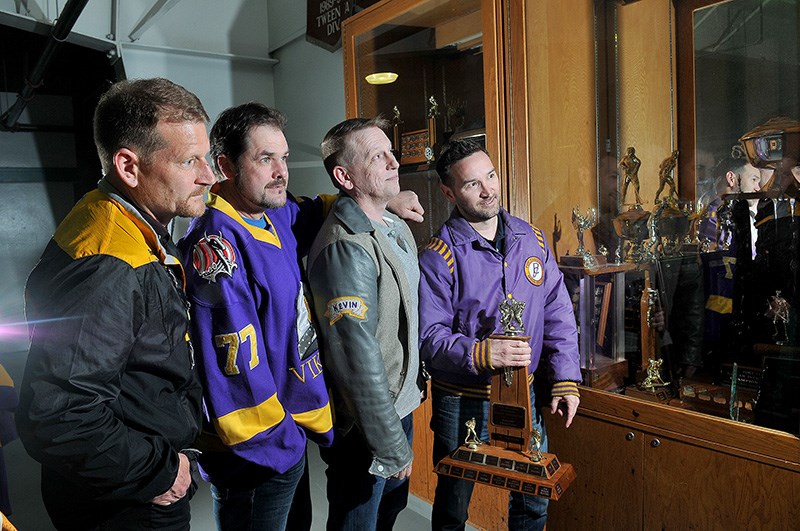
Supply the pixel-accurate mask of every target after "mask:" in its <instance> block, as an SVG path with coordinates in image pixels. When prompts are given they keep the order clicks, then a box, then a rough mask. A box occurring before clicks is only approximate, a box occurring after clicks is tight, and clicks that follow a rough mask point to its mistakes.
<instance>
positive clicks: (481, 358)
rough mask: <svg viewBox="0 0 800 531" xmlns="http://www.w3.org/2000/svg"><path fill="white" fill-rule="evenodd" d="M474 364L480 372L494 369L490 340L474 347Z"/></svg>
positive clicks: (479, 342)
mask: <svg viewBox="0 0 800 531" xmlns="http://www.w3.org/2000/svg"><path fill="white" fill-rule="evenodd" d="M472 363H473V365H475V368H476V369H477V370H478V371H483V370H485V369H493V368H494V367H492V348H491V342H490V341H489V340H488V339H484V340H483V341H478V342H477V343H475V344H474V345H472Z"/></svg>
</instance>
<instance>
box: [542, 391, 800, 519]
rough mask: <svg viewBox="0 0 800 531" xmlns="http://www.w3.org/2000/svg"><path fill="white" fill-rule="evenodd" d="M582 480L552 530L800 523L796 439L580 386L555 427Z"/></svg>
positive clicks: (557, 509)
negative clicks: (575, 406)
mask: <svg viewBox="0 0 800 531" xmlns="http://www.w3.org/2000/svg"><path fill="white" fill-rule="evenodd" d="M548 433H549V436H550V444H551V447H554V448H557V449H558V454H559V458H560V459H562V460H564V461H566V462H570V463H572V464H573V466H575V468H576V469H577V471H578V479H577V480H576V481H575V482H574V483H573V484H572V485H571V486H570V489H569V490H568V491H567V494H566V495H565V496H564V497H562V498H561V499H560V500H559V501H558V502H557V503H554V504H551V506H550V519H549V521H548V528H552V529H607V528H611V527H615V528H618V529H745V528H761V529H780V528H786V526H787V525H789V523H790V522H796V521H797V519H798V517H800V507H798V506H797V503H796V500H797V496H798V494H800V474H799V473H798V472H800V444H799V443H798V440H797V438H796V437H794V436H792V435H790V434H788V433H785V432H781V431H775V430H769V429H766V428H760V427H757V426H752V425H748V424H743V423H740V422H734V421H731V420H727V419H722V418H718V417H711V416H708V415H703V414H700V413H695V412H693V411H686V410H682V409H677V408H675V407H671V406H664V405H660V404H656V403H651V402H645V401H642V400H637V399H634V398H628V397H625V396H620V395H613V394H609V393H604V392H600V391H596V390H592V389H583V388H582V389H581V407H580V409H579V412H578V416H577V417H576V419H575V422H574V423H573V425H572V427H570V428H569V429H568V430H566V429H564V427H563V426H562V425H561V423H558V422H552V423H550V424H549V426H548Z"/></svg>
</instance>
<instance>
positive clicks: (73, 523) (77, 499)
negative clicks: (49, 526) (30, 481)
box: [42, 462, 197, 531]
mask: <svg viewBox="0 0 800 531" xmlns="http://www.w3.org/2000/svg"><path fill="white" fill-rule="evenodd" d="M193 467H194V470H193V472H194V471H195V470H196V465H194V462H193ZM55 477H58V476H55ZM194 477H196V476H195V474H193V478H192V484H191V486H190V487H189V491H188V492H187V494H186V496H184V497H183V498H181V499H180V500H178V501H177V502H175V503H173V504H171V505H167V506H160V505H153V504H152V503H135V504H132V503H121V502H115V501H103V500H97V499H93V500H87V499H85V498H83V497H82V493H83V490H82V489H81V488H79V487H76V486H73V485H69V484H68V483H67V482H65V481H63V480H62V481H58V480H57V479H56V480H54V475H51V474H50V473H49V472H48V471H47V470H46V469H43V474H42V498H43V500H44V504H45V507H46V508H47V512H48V514H49V515H50V518H51V520H52V521H53V525H54V526H55V527H56V529H59V530H60V531H73V530H74V531H139V530H142V529H159V530H164V531H186V530H188V529H189V519H190V505H189V501H190V500H191V498H192V496H193V495H194V493H195V491H196V490H197V483H196V482H195V480H194Z"/></svg>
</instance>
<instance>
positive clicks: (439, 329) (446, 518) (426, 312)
mask: <svg viewBox="0 0 800 531" xmlns="http://www.w3.org/2000/svg"><path fill="white" fill-rule="evenodd" d="M436 171H437V173H438V174H439V178H440V180H441V190H442V192H443V193H444V195H445V197H446V198H447V199H448V200H449V201H450V202H451V203H453V204H454V205H455V208H454V209H453V213H452V215H451V216H450V219H448V220H447V222H446V223H445V224H444V226H443V227H442V228H441V229H440V230H439V232H438V233H437V234H436V235H435V236H434V237H433V238H432V239H431V241H430V243H429V244H428V245H427V247H426V248H425V249H423V251H422V252H421V253H420V257H419V265H420V284H419V286H420V290H419V300H420V309H419V324H420V335H419V336H420V357H421V358H422V359H423V360H424V361H425V363H426V364H427V367H428V371H429V372H430V374H431V383H432V385H431V389H432V398H433V401H432V407H433V412H432V417H431V428H432V429H433V432H434V442H433V460H434V464H435V463H437V462H439V460H441V459H442V458H443V457H445V456H446V455H448V454H449V453H450V452H452V451H453V450H455V449H456V448H457V447H458V446H459V445H460V444H461V442H462V441H464V439H465V437H466V435H467V428H466V425H465V422H466V421H468V420H470V419H471V418H475V419H476V421H477V423H476V431H477V433H478V434H479V435H480V438H481V439H482V440H487V439H488V433H487V430H488V427H487V421H488V418H489V414H488V413H489V392H490V381H491V374H492V370H493V369H498V368H500V367H513V366H518V367H522V366H527V367H528V373H529V374H530V375H533V372H534V371H535V370H536V369H537V367H539V366H543V369H544V371H540V372H541V377H543V378H546V379H547V380H548V383H549V385H550V386H551V387H550V394H551V396H552V398H551V399H550V401H549V404H550V408H551V411H552V412H553V413H556V412H558V413H559V414H561V415H563V416H565V417H566V424H567V426H569V425H570V423H571V422H572V418H573V416H574V415H575V412H576V410H577V408H578V403H579V402H580V399H579V398H578V388H577V382H579V381H580V380H581V373H580V366H579V358H578V343H577V331H576V327H575V316H574V314H573V312H572V303H571V302H570V299H569V296H568V294H567V291H566V288H565V287H564V281H563V277H562V275H561V272H560V271H559V269H558V265H557V264H556V261H555V258H554V257H553V255H552V253H551V252H550V248H549V247H548V246H547V243H546V242H545V240H544V236H543V235H542V233H541V231H539V230H538V229H536V228H533V227H531V226H530V225H529V224H528V223H527V222H525V221H523V220H521V219H519V218H516V217H514V216H511V215H510V214H509V213H508V212H506V211H505V210H503V209H502V208H501V207H500V183H499V181H500V178H499V176H498V175H497V171H496V170H495V168H494V165H493V164H492V161H491V160H490V159H489V156H488V154H487V153H486V151H485V150H484V149H483V148H482V147H481V146H480V145H479V144H476V143H475V142H472V141H455V142H453V143H451V144H448V145H446V146H445V148H444V149H443V151H442V154H441V155H440V157H439V160H438V161H437V164H436ZM511 297H513V298H514V299H516V300H518V301H522V302H524V303H525V308H524V310H523V313H522V323H523V324H524V326H525V335H530V336H532V338H531V341H530V343H527V342H523V341H519V340H506V339H491V338H490V337H489V336H490V335H492V334H495V333H503V332H504V331H503V330H502V326H501V324H500V311H499V304H500V302H501V301H503V300H505V299H506V298H511ZM541 398H545V397H541ZM531 405H532V408H531V412H532V417H533V418H532V421H533V427H535V428H536V429H537V430H539V432H540V433H542V435H543V436H544V437H543V444H542V450H546V448H547V447H546V444H547V439H546V433H545V431H544V429H543V425H542V418H541V415H540V413H539V409H538V408H537V407H535V404H534V392H533V388H531ZM473 485H474V484H473V483H472V482H470V481H466V480H460V479H456V478H449V477H445V476H440V477H439V479H438V484H437V487H436V494H435V497H434V502H433V515H432V526H433V529H464V522H466V520H467V509H468V507H469V501H470V497H471V495H472V487H473ZM546 518H547V500H545V499H543V498H536V497H533V496H528V495H524V494H522V493H512V494H511V500H510V504H509V518H508V527H509V529H515V530H516V529H525V530H527V529H542V528H543V527H544V524H545V521H546Z"/></svg>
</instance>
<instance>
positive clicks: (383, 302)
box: [308, 118, 420, 529]
mask: <svg viewBox="0 0 800 531" xmlns="http://www.w3.org/2000/svg"><path fill="white" fill-rule="evenodd" d="M387 125H388V124H387V123H386V121H385V120H382V119H371V120H368V119H365V118H355V119H351V120H346V121H344V122H342V123H340V124H338V125H336V126H335V127H333V128H332V129H331V130H330V131H329V132H328V134H327V135H326V136H325V139H324V140H323V141H322V156H323V158H324V160H325V168H326V170H327V171H328V174H329V175H330V176H331V179H332V181H333V183H334V185H335V186H336V187H337V188H338V189H339V190H340V194H339V197H338V198H337V200H336V203H335V204H334V206H333V209H332V211H331V213H330V215H328V217H327V219H326V221H325V223H324V224H323V226H322V229H321V230H320V232H319V235H318V236H317V239H316V240H315V242H314V245H313V246H312V248H311V252H310V253H309V258H308V271H309V280H310V283H311V289H312V292H313V295H314V310H315V312H316V315H317V318H318V320H319V323H320V333H321V336H322V338H323V345H322V347H323V348H322V356H323V364H324V366H325V371H326V377H327V378H326V379H327V380H328V382H329V384H330V385H331V387H332V405H333V408H334V419H335V423H334V430H335V436H334V443H333V446H332V447H331V448H329V449H320V451H321V454H322V457H323V459H324V460H325V462H326V463H327V464H328V471H327V476H328V507H329V509H328V529H391V528H392V526H393V525H394V521H395V519H396V518H397V515H398V514H399V513H400V511H401V510H403V508H404V507H405V506H406V501H407V499H408V477H409V476H410V475H411V461H412V459H413V453H412V451H411V438H412V433H413V432H412V412H413V411H414V410H415V409H416V408H417V406H419V403H420V382H419V380H418V374H419V353H418V346H417V285H418V283H419V268H418V265H417V253H416V248H415V246H414V240H413V237H412V235H411V231H410V229H409V228H408V226H407V225H406V224H405V223H404V222H403V221H402V220H400V219H399V218H397V217H396V216H395V215H393V214H390V213H389V212H388V211H387V210H386V204H387V202H388V201H389V200H390V199H392V198H393V197H395V196H396V195H397V194H398V193H399V191H400V185H399V180H398V173H397V169H398V167H399V164H398V163H397V160H396V159H395V158H394V155H393V154H392V145H391V142H390V141H389V139H388V137H387V136H386V134H385V133H384V132H383V130H382V129H384V128H386V126H387Z"/></svg>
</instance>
